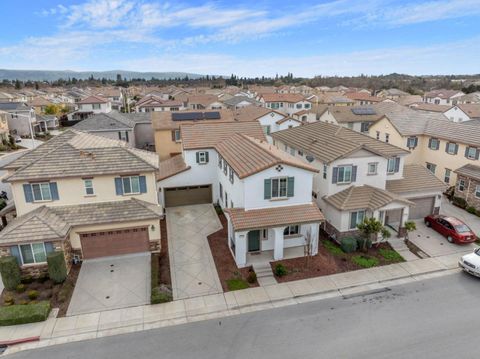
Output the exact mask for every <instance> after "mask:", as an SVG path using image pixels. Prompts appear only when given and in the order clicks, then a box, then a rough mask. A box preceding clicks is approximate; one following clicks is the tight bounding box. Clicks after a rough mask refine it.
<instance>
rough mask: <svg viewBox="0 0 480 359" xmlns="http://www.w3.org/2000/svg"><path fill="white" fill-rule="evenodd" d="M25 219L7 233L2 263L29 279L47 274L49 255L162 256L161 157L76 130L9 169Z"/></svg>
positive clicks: (1, 242)
mask: <svg viewBox="0 0 480 359" xmlns="http://www.w3.org/2000/svg"><path fill="white" fill-rule="evenodd" d="M3 169H5V170H7V171H8V173H7V175H6V177H5V178H4V179H3V180H4V182H7V183H9V184H10V185H11V188H12V194H13V199H14V202H15V208H16V212H17V218H16V219H14V220H13V221H12V222H11V223H9V224H8V225H7V226H6V227H5V228H4V229H3V230H2V231H1V232H0V255H12V256H15V257H16V258H17V260H18V263H19V264H20V266H21V269H22V271H23V272H27V273H29V274H31V275H38V274H39V273H40V272H43V271H45V270H46V268H47V266H46V255H47V254H48V253H49V252H51V251H55V250H63V251H64V254H65V260H66V263H67V265H68V267H70V264H71V262H72V259H73V258H76V259H90V258H98V257H103V256H112V255H120V254H128V253H136V252H148V251H158V250H159V249H160V222H159V219H160V218H161V217H162V215H163V212H162V207H161V206H159V205H158V196H157V191H156V172H157V171H158V156H157V155H156V154H154V153H151V152H146V151H142V150H138V149H134V148H131V147H129V146H127V145H126V143H125V142H123V141H118V140H111V139H108V138H104V137H100V136H95V135H92V134H89V133H85V132H80V131H77V130H68V131H65V132H63V133H62V134H60V135H58V136H56V137H54V138H53V139H51V140H50V141H48V142H46V143H44V144H42V145H41V146H39V147H37V148H36V149H34V150H32V151H29V152H27V153H26V154H24V155H23V156H21V157H19V158H18V159H16V160H15V161H13V162H11V163H10V164H8V165H6V166H4V167H3Z"/></svg>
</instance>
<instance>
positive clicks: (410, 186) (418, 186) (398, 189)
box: [386, 164, 448, 194]
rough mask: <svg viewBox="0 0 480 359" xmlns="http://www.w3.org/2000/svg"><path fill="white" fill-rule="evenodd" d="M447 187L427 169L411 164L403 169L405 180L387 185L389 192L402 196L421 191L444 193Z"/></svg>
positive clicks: (391, 181) (389, 182) (394, 181)
mask: <svg viewBox="0 0 480 359" xmlns="http://www.w3.org/2000/svg"><path fill="white" fill-rule="evenodd" d="M447 187H448V186H447V185H446V184H445V183H443V182H442V181H441V180H439V179H438V178H437V177H436V176H435V175H434V174H433V173H432V172H430V171H429V170H428V169H427V168H425V167H423V166H420V165H416V164H410V165H405V166H404V167H403V178H402V179H398V180H390V181H387V183H386V189H387V191H390V192H393V193H397V194H402V193H407V192H420V191H435V190H438V191H444V190H445V189H447Z"/></svg>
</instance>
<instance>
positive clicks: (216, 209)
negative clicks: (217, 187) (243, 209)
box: [215, 204, 223, 215]
mask: <svg viewBox="0 0 480 359" xmlns="http://www.w3.org/2000/svg"><path fill="white" fill-rule="evenodd" d="M215 212H217V215H221V214H223V210H222V207H220V205H219V204H217V205H216V206H215Z"/></svg>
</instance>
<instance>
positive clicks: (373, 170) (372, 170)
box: [367, 162, 378, 176]
mask: <svg viewBox="0 0 480 359" xmlns="http://www.w3.org/2000/svg"><path fill="white" fill-rule="evenodd" d="M377 168H378V163H377V162H370V163H369V164H368V172H367V174H368V175H370V176H372V175H376V174H377Z"/></svg>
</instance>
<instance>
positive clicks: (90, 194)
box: [83, 178, 95, 196]
mask: <svg viewBox="0 0 480 359" xmlns="http://www.w3.org/2000/svg"><path fill="white" fill-rule="evenodd" d="M88 183H90V185H88ZM83 188H84V189H85V196H94V195H95V189H94V188H93V178H84V179H83ZM88 190H92V193H88Z"/></svg>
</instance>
